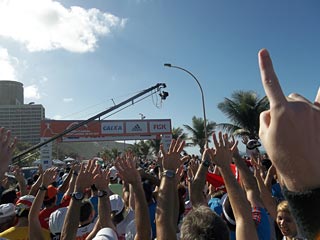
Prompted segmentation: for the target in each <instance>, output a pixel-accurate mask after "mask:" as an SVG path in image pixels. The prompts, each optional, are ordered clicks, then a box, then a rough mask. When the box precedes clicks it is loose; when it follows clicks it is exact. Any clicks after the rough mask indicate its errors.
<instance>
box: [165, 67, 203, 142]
mask: <svg viewBox="0 0 320 240" xmlns="http://www.w3.org/2000/svg"><path fill="white" fill-rule="evenodd" d="M164 66H165V67H171V68H177V69H180V70H182V71H184V72H186V73H188V74H189V75H191V77H193V79H194V80H195V81H196V82H197V84H198V86H199V88H200V92H201V97H202V110H203V125H204V137H205V146H206V145H207V142H208V134H207V118H206V108H205V105H204V94H203V90H202V87H201V85H200V82H199V81H198V79H197V78H196V77H195V76H194V75H193V74H192V72H190V71H188V70H187V69H184V68H182V67H179V66H174V65H172V64H170V63H165V64H164Z"/></svg>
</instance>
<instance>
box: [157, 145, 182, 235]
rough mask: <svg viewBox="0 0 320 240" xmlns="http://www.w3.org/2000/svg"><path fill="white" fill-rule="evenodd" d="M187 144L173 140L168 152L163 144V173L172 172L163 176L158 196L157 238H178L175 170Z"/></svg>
mask: <svg viewBox="0 0 320 240" xmlns="http://www.w3.org/2000/svg"><path fill="white" fill-rule="evenodd" d="M184 145H185V142H184V141H181V140H180V139H178V140H174V139H173V140H172V141H171V144H170V147H169V151H168V153H167V152H166V151H165V150H164V149H163V146H161V151H162V154H163V159H162V166H163V173H165V174H170V175H171V173H173V174H172V175H173V176H172V175H171V176H172V177H170V176H168V175H163V176H162V178H161V183H160V187H159V190H158V197H157V209H156V225H157V239H159V240H162V239H176V225H177V220H178V219H175V216H177V214H176V213H175V211H177V209H174V206H175V202H174V201H177V199H178V192H177V185H176V179H175V177H174V175H175V172H176V171H177V169H178V168H179V166H180V165H181V164H183V160H182V159H180V153H181V151H182V150H183V147H184Z"/></svg>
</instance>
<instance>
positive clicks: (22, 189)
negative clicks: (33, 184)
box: [13, 166, 28, 196]
mask: <svg viewBox="0 0 320 240" xmlns="http://www.w3.org/2000/svg"><path fill="white" fill-rule="evenodd" d="M13 175H14V176H15V178H16V180H17V181H18V184H19V189H20V195H21V196H24V195H27V194H28V191H27V184H26V180H25V178H24V177H23V174H22V172H21V169H20V168H19V167H18V166H16V167H15V169H14V171H13Z"/></svg>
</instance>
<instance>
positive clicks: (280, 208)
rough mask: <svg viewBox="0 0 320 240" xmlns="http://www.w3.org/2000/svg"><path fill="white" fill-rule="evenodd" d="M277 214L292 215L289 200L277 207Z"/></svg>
mask: <svg viewBox="0 0 320 240" xmlns="http://www.w3.org/2000/svg"><path fill="white" fill-rule="evenodd" d="M277 212H288V213H290V209H289V204H288V201H287V200H284V201H282V202H280V203H279V204H278V206H277Z"/></svg>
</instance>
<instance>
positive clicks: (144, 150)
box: [129, 141, 151, 158]
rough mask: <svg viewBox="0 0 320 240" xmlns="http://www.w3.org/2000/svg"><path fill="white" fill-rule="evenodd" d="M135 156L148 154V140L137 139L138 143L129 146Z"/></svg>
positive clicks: (149, 148)
mask: <svg viewBox="0 0 320 240" xmlns="http://www.w3.org/2000/svg"><path fill="white" fill-rule="evenodd" d="M129 150H131V151H132V152H133V153H134V154H135V155H136V156H138V157H144V158H146V157H147V156H148V155H149V154H150V150H151V147H150V144H149V142H148V141H139V142H138V143H134V144H133V145H132V146H131V147H129Z"/></svg>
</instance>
